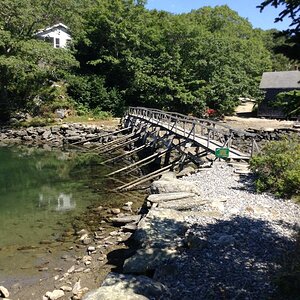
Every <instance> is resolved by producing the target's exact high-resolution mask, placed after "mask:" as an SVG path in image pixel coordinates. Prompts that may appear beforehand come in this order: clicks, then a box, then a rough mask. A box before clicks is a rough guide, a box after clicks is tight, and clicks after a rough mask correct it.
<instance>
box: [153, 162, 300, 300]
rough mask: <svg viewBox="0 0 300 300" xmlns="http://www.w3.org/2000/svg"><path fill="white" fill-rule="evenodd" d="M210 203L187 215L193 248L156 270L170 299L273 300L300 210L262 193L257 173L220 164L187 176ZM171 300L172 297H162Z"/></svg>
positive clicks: (296, 226)
mask: <svg viewBox="0 0 300 300" xmlns="http://www.w3.org/2000/svg"><path fill="white" fill-rule="evenodd" d="M182 180H184V181H190V182H193V183H194V184H195V185H196V186H197V188H198V189H199V191H200V193H201V197H202V198H203V199H205V200H207V203H206V204H205V205H201V206H198V207H194V208H193V209H192V210H191V211H189V212H188V213H187V214H186V217H185V221H186V222H187V228H188V229H187V231H186V233H185V236H186V242H187V244H188V246H189V247H188V248H186V249H184V250H182V251H181V252H180V253H179V254H178V255H177V256H176V258H174V259H173V258H172V259H170V260H169V261H168V264H167V265H166V266H162V267H160V268H158V269H157V270H156V271H155V274H154V277H153V279H154V280H156V281H159V282H161V283H162V284H164V285H166V286H168V287H169V288H170V292H171V294H172V297H171V299H172V300H173V299H174V300H176V299H178V300H179V299H199V300H202V299H271V298H272V297H274V292H275V291H276V286H275V284H274V278H275V277H276V274H278V271H279V270H280V268H281V265H280V259H282V257H286V256H287V255H289V253H293V250H294V249H295V242H296V241H295V234H296V233H297V229H299V226H300V206H299V205H297V204H295V203H293V202H292V201H290V200H283V199H279V198H276V197H274V196H272V195H269V194H266V193H263V194H257V193H255V189H254V184H253V183H254V177H253V175H252V174H247V175H243V176H237V175H236V174H234V168H233V167H231V166H229V165H228V164H226V163H224V162H215V163H214V164H213V167H212V168H209V169H206V170H201V172H198V173H196V174H192V175H189V176H186V177H183V178H182ZM164 296H165V297H166V298H167V295H162V298H164Z"/></svg>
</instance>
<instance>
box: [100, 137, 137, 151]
mask: <svg viewBox="0 0 300 300" xmlns="http://www.w3.org/2000/svg"><path fill="white" fill-rule="evenodd" d="M139 139H140V138H139V137H137V138H134V139H130V140H129V141H126V142H124V143H121V144H117V145H113V146H112V147H110V148H106V149H104V150H101V151H99V154H104V153H107V152H109V151H115V150H118V149H120V148H124V147H125V146H127V145H129V144H131V143H135V142H136V141H138V140H139Z"/></svg>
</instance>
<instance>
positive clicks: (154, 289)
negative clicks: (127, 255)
mask: <svg viewBox="0 0 300 300" xmlns="http://www.w3.org/2000/svg"><path fill="white" fill-rule="evenodd" d="M162 294H165V295H167V294H168V289H167V288H166V287H165V286H164V285H163V284H161V283H158V282H156V281H153V280H152V279H150V278H149V277H146V276H132V275H123V274H116V273H110V274H108V276H107V277H106V279H105V280H104V282H103V284H102V286H101V287H100V288H99V289H97V290H95V291H92V292H90V293H88V294H86V295H85V297H84V298H83V300H99V299H101V300H121V299H126V300H146V299H160V297H161V295H162Z"/></svg>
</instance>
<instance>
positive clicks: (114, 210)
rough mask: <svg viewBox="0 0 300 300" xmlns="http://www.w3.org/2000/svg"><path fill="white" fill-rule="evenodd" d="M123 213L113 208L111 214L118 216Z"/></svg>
mask: <svg viewBox="0 0 300 300" xmlns="http://www.w3.org/2000/svg"><path fill="white" fill-rule="evenodd" d="M120 212H121V210H120V208H112V209H111V213H112V214H114V215H117V214H119V213H120Z"/></svg>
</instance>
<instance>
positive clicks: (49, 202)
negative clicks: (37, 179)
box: [38, 187, 76, 211]
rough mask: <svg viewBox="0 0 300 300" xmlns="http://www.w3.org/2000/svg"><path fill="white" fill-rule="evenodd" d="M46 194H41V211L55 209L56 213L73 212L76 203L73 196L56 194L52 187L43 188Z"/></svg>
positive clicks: (39, 204)
mask: <svg viewBox="0 0 300 300" xmlns="http://www.w3.org/2000/svg"><path fill="white" fill-rule="evenodd" d="M43 191H44V193H42V192H41V193H39V199H38V207H39V208H41V209H50V208H54V209H55V210H56V211H67V210H72V209H74V208H75V207H76V202H75V200H74V199H73V195H72V194H66V193H63V192H56V191H54V190H51V188H50V187H43Z"/></svg>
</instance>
